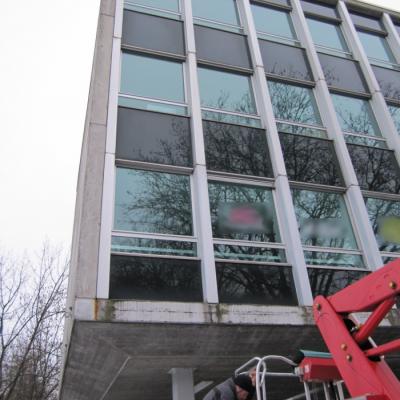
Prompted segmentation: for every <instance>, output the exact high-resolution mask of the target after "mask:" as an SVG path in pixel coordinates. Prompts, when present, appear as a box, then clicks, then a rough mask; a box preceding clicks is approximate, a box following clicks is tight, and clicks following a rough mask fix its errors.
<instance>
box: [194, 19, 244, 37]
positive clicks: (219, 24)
mask: <svg viewBox="0 0 400 400" xmlns="http://www.w3.org/2000/svg"><path fill="white" fill-rule="evenodd" d="M193 23H194V24H195V25H200V26H207V27H209V28H214V29H218V27H221V30H224V31H226V30H228V31H230V32H232V31H234V32H233V33H239V34H241V35H242V34H243V33H244V29H243V27H242V26H240V25H231V24H227V23H224V22H219V21H214V20H212V19H207V18H201V17H195V16H193Z"/></svg>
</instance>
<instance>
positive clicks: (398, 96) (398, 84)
mask: <svg viewBox="0 0 400 400" xmlns="http://www.w3.org/2000/svg"><path fill="white" fill-rule="evenodd" d="M372 69H373V70H374V72H375V76H376V79H377V80H378V83H379V86H380V87H381V91H382V94H383V95H384V96H385V97H387V98H389V99H395V100H400V72H399V71H395V70H393V69H387V68H379V67H375V66H372Z"/></svg>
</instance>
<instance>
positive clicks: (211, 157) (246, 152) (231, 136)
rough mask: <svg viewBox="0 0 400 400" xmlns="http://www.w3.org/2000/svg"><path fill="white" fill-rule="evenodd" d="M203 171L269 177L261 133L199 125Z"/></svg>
mask: <svg viewBox="0 0 400 400" xmlns="http://www.w3.org/2000/svg"><path fill="white" fill-rule="evenodd" d="M203 132H204V141H205V147H206V160H207V169H209V170H214V171H224V172H232V173H236V174H244V175H255V176H266V177H273V171H272V165H271V161H270V158H269V151H268V145H267V138H266V134H265V131H264V130H261V129H254V128H247V127H244V126H237V125H229V124H221V123H217V122H211V121H203Z"/></svg>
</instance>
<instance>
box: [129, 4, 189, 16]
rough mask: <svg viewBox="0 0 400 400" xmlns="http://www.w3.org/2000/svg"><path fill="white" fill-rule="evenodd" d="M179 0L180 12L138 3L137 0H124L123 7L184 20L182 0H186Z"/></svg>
mask: <svg viewBox="0 0 400 400" xmlns="http://www.w3.org/2000/svg"><path fill="white" fill-rule="evenodd" d="M177 1H178V12H176V11H172V10H168V9H163V8H157V7H152V6H148V5H144V4H138V3H136V1H135V0H123V2H124V4H123V8H124V9H126V10H131V11H139V12H144V13H146V14H150V15H157V16H160V17H166V18H170V19H176V20H182V1H185V0H177Z"/></svg>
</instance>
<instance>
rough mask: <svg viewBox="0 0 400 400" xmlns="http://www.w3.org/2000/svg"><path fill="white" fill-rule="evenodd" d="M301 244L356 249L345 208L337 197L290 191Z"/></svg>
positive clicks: (340, 198) (341, 200)
mask: <svg viewBox="0 0 400 400" xmlns="http://www.w3.org/2000/svg"><path fill="white" fill-rule="evenodd" d="M292 194H293V202H294V208H295V213H296V217H297V223H298V225H299V230H300V237H301V242H302V243H303V244H304V245H307V246H322V247H335V248H345V249H356V248H357V244H356V240H355V237H354V234H353V229H352V227H351V224H350V219H349V216H348V213H347V209H346V204H345V202H344V199H343V197H342V196H341V195H340V194H337V193H327V192H316V191H310V190H298V189H293V190H292Z"/></svg>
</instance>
